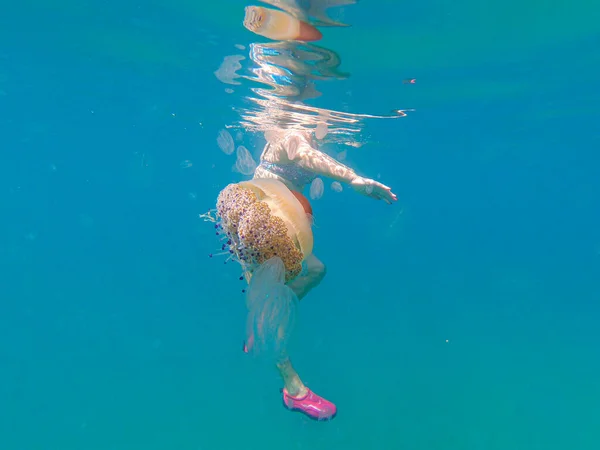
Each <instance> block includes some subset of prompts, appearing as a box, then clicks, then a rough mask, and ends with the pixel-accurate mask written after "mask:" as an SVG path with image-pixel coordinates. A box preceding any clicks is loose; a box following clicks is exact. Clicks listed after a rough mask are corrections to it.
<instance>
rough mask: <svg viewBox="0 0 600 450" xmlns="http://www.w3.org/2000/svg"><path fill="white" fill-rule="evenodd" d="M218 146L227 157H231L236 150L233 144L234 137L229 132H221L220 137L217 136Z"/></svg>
mask: <svg viewBox="0 0 600 450" xmlns="http://www.w3.org/2000/svg"><path fill="white" fill-rule="evenodd" d="M217 145H218V146H219V148H220V149H221V151H222V152H223V153H225V154H226V155H231V154H232V153H233V151H234V150H235V143H234V142H233V137H232V136H231V134H230V133H229V131H227V130H221V131H219V135H218V136H217Z"/></svg>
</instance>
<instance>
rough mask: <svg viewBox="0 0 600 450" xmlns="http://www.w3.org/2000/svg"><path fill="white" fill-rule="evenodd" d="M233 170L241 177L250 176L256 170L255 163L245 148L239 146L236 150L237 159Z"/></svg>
mask: <svg viewBox="0 0 600 450" xmlns="http://www.w3.org/2000/svg"><path fill="white" fill-rule="evenodd" d="M234 169H235V170H236V171H237V172H240V173H241V174H243V175H252V174H253V173H254V170H256V161H254V158H253V157H252V155H251V154H250V152H249V151H248V149H247V148H246V147H244V146H243V145H240V146H239V147H238V148H237V159H236V161H235V166H234Z"/></svg>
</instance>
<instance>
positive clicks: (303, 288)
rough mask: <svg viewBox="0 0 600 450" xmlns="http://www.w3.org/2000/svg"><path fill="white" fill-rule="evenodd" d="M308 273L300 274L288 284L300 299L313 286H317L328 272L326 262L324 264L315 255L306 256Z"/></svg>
mask: <svg viewBox="0 0 600 450" xmlns="http://www.w3.org/2000/svg"><path fill="white" fill-rule="evenodd" d="M305 262H306V273H304V274H302V275H299V276H298V277H296V279H294V280H292V281H291V282H290V283H288V286H289V287H290V288H291V289H292V291H294V294H296V297H297V298H298V300H301V299H302V298H304V297H305V296H306V294H308V293H309V292H310V291H311V290H312V289H313V288H315V287H317V286H318V285H319V283H321V281H323V278H325V275H326V273H327V269H326V267H325V264H323V263H322V262H321V261H320V260H319V259H318V258H317V257H316V256H315V255H310V256H309V257H308V258H306V261H305Z"/></svg>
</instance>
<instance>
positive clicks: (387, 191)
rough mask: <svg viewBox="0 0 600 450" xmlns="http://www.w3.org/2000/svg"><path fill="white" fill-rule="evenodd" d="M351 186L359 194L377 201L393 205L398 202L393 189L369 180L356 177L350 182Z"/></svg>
mask: <svg viewBox="0 0 600 450" xmlns="http://www.w3.org/2000/svg"><path fill="white" fill-rule="evenodd" d="M350 186H352V189H354V190H355V191H356V192H358V193H359V194H362V195H365V196H367V197H370V198H374V199H375V200H383V201H384V202H386V203H387V204H391V203H392V202H395V201H396V200H398V197H396V194H394V193H393V192H392V190H391V188H389V187H387V186H385V185H383V184H381V183H379V182H378V181H375V180H371V179H369V178H363V177H356V178H354V179H353V180H352V181H351V182H350Z"/></svg>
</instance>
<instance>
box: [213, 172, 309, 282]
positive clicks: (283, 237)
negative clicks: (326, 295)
mask: <svg viewBox="0 0 600 450" xmlns="http://www.w3.org/2000/svg"><path fill="white" fill-rule="evenodd" d="M217 215H218V219H219V222H220V226H221V228H222V229H223V231H224V232H225V233H226V235H227V239H228V241H227V244H228V245H229V248H230V253H234V254H235V255H236V256H237V258H238V259H239V261H240V262H241V263H242V265H244V266H245V267H247V268H248V269H249V270H250V271H252V269H253V267H256V266H257V265H260V264H262V263H264V262H265V261H267V260H269V259H270V258H272V257H273V256H279V257H280V258H281V259H282V261H283V264H284V266H285V269H286V277H285V280H286V282H288V281H290V280H292V279H294V278H295V277H296V276H298V274H299V273H300V272H301V270H302V261H303V260H304V259H305V258H306V257H307V256H309V255H310V254H311V253H312V248H313V236H312V230H311V228H310V222H309V220H308V218H307V217H306V214H305V213H304V209H303V208H302V205H301V204H300V202H299V201H298V200H297V199H296V197H295V196H294V195H293V194H292V192H291V191H290V190H289V189H288V188H287V187H286V186H285V185H284V184H283V183H281V182H280V181H278V180H274V179H273V180H271V179H268V180H267V179H255V180H251V181H245V182H242V183H238V184H230V185H228V186H227V187H225V189H223V190H222V191H221V193H220V194H219V197H218V199H217Z"/></svg>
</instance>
